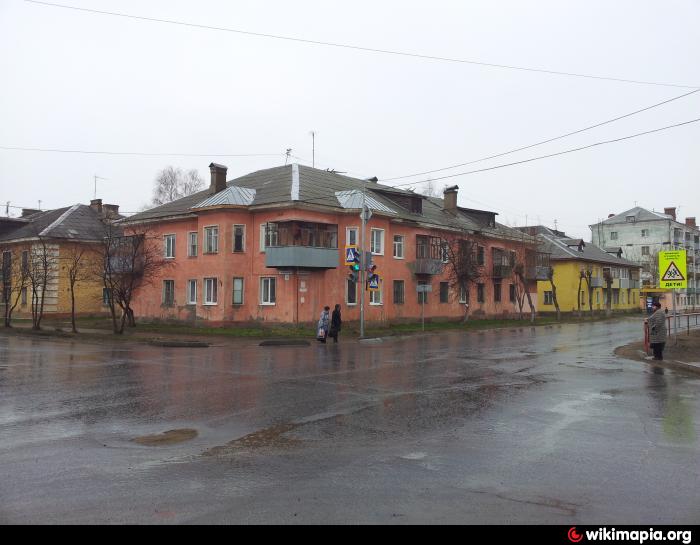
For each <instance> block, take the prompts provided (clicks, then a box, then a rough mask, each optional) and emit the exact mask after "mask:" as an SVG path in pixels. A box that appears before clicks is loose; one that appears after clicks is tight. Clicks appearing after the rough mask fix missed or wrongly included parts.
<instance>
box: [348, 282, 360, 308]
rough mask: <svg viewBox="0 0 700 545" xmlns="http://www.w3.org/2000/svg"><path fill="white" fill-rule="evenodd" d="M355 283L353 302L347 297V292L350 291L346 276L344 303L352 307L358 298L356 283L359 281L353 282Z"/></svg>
mask: <svg viewBox="0 0 700 545" xmlns="http://www.w3.org/2000/svg"><path fill="white" fill-rule="evenodd" d="M354 284H355V302H354V303H351V302H350V300H349V299H348V294H349V293H350V279H349V278H346V279H345V304H346V305H347V306H349V307H354V306H356V305H357V300H358V295H357V285H358V284H359V282H354Z"/></svg>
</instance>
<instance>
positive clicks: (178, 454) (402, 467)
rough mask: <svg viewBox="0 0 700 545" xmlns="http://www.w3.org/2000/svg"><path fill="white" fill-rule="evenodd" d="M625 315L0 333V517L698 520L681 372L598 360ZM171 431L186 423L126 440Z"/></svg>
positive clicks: (620, 335)
mask: <svg viewBox="0 0 700 545" xmlns="http://www.w3.org/2000/svg"><path fill="white" fill-rule="evenodd" d="M639 331H640V327H639V320H638V319H626V320H622V321H619V322H615V323H610V322H608V323H605V322H599V323H594V324H584V325H562V326H552V327H546V328H545V327H540V328H529V327H524V328H514V329H511V330H500V331H487V332H474V333H469V334H464V333H456V332H449V333H441V334H433V335H427V336H422V337H412V338H404V339H397V340H391V341H386V342H383V343H378V344H363V345H360V344H358V343H355V342H348V343H344V344H341V345H340V346H334V345H332V344H331V345H327V346H320V345H318V346H317V345H312V346H310V347H265V348H261V347H258V346H256V345H255V344H253V343H250V342H247V343H241V344H240V345H239V346H233V345H226V346H220V347H212V348H208V349H190V348H170V349H169V348H158V347H149V346H141V345H133V346H132V345H126V344H124V343H114V344H113V345H112V344H109V343H106V344H102V345H99V344H75V343H73V342H70V341H56V340H49V339H27V338H21V337H13V336H9V337H8V336H4V335H0V523H356V522H360V523H505V524H507V523H526V524H530V523H556V524H559V523H561V524H587V523H588V524H622V523H630V524H644V525H647V524H650V525H654V524H656V525H658V524H661V523H665V524H673V523H681V524H683V523H697V522H698V521H699V520H700V499H699V498H700V494H699V493H698V490H700V488H699V483H700V481H699V479H698V476H699V473H700V462H699V460H700V458H699V456H698V454H700V452H699V448H698V439H697V437H698V428H699V425H698V416H699V414H700V406H699V404H698V397H697V395H696V392H697V390H698V387H700V377H697V378H696V376H693V375H684V374H681V373H676V372H672V371H668V370H658V369H657V370H656V371H657V372H654V370H653V369H652V368H650V367H648V366H645V365H644V364H640V363H639V362H633V361H629V360H624V359H619V358H617V357H615V356H614V355H613V349H614V348H615V347H616V346H618V345H621V344H626V343H627V342H630V341H631V340H636V339H637V337H638V335H639ZM659 371H661V372H659ZM183 428H192V429H195V430H197V433H198V436H197V437H196V438H195V439H193V440H190V441H187V442H184V443H179V444H174V445H165V446H144V445H140V444H137V443H135V442H133V439H134V438H136V437H140V436H145V435H149V434H157V433H162V432H165V431H167V430H173V429H183Z"/></svg>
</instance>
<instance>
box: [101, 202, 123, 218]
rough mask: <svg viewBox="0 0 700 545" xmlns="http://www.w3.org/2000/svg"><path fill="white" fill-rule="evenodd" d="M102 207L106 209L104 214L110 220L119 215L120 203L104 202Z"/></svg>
mask: <svg viewBox="0 0 700 545" xmlns="http://www.w3.org/2000/svg"><path fill="white" fill-rule="evenodd" d="M102 209H103V211H104V216H105V218H107V219H108V220H113V219H115V218H118V217H119V205H118V204H103V205H102Z"/></svg>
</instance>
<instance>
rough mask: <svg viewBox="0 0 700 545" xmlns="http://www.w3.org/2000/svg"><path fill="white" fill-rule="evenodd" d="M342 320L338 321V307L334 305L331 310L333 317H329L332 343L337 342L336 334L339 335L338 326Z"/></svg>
mask: <svg viewBox="0 0 700 545" xmlns="http://www.w3.org/2000/svg"><path fill="white" fill-rule="evenodd" d="M342 323H343V320H341V319H340V305H335V309H334V310H333V316H332V317H331V332H330V336H331V337H333V342H334V343H337V342H338V333H340V326H341V325H342Z"/></svg>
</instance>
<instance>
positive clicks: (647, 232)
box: [642, 229, 649, 238]
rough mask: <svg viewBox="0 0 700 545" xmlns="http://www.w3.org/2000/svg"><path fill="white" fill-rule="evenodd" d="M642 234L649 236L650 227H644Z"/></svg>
mask: <svg viewBox="0 0 700 545" xmlns="http://www.w3.org/2000/svg"><path fill="white" fill-rule="evenodd" d="M642 236H643V237H645V238H646V237H648V236H649V229H642Z"/></svg>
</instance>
